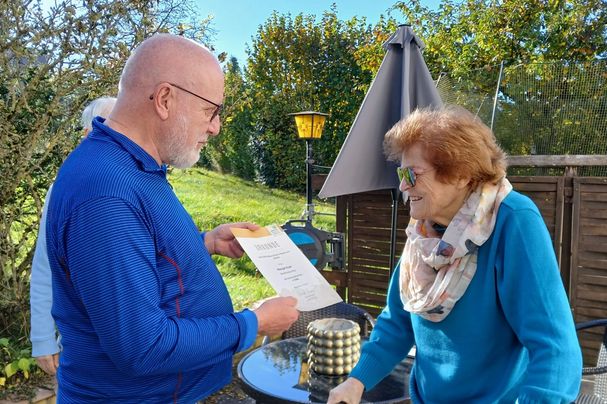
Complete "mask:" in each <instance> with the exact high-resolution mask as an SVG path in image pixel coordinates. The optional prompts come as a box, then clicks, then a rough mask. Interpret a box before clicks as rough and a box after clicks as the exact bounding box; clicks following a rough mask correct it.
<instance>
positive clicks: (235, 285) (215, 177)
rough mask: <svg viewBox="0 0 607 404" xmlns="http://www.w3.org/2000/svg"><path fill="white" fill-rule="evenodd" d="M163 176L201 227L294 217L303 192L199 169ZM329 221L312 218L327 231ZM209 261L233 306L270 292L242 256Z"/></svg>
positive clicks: (325, 208) (320, 207)
mask: <svg viewBox="0 0 607 404" xmlns="http://www.w3.org/2000/svg"><path fill="white" fill-rule="evenodd" d="M169 180H170V182H171V184H172V185H173V187H174V189H175V193H176V194H177V196H178V197H179V199H180V200H181V202H182V203H183V204H184V205H185V207H186V209H187V210H188V212H189V213H190V214H191V215H192V217H193V218H194V221H195V222H196V224H197V225H198V227H199V228H200V229H201V230H204V229H212V228H213V227H215V226H217V225H219V224H222V223H227V222H239V221H250V222H254V223H257V224H259V225H262V226H265V225H268V224H282V223H284V222H286V221H287V220H290V219H299V218H300V216H301V213H302V210H303V208H304V205H305V196H304V195H303V194H301V195H300V194H297V193H292V192H285V191H280V190H275V189H270V188H268V187H265V186H262V185H259V184H256V183H253V182H248V181H244V180H242V179H240V178H238V177H234V176H231V175H222V174H218V173H216V172H213V171H208V170H204V169H198V168H194V169H189V170H187V171H181V170H173V171H172V173H171V174H170V176H169ZM303 188H304V186H302V189H303ZM316 202H318V201H315V203H316ZM315 210H316V211H318V212H326V213H334V211H335V208H334V205H333V204H331V203H320V202H319V203H318V204H317V205H316V206H315ZM334 223H335V219H334V217H333V216H325V215H322V216H321V215H319V216H317V217H316V218H315V219H314V226H316V227H319V228H321V229H324V230H328V231H334V230H335V225H334ZM215 262H217V264H218V266H219V269H220V271H221V273H222V275H223V277H224V280H225V282H226V284H227V286H228V289H229V291H230V295H231V296H232V301H233V303H234V308H235V309H236V310H240V309H241V308H244V307H249V306H250V305H251V304H252V303H253V302H255V301H257V300H260V299H263V298H265V297H268V296H272V295H274V294H275V293H274V291H273V289H272V288H271V287H270V286H269V284H268V283H267V282H266V281H265V279H263V277H261V275H259V273H258V272H257V271H256V269H255V267H254V266H253V263H252V262H251V261H250V260H249V259H248V258H246V257H245V258H242V259H239V260H231V259H226V258H222V257H215Z"/></svg>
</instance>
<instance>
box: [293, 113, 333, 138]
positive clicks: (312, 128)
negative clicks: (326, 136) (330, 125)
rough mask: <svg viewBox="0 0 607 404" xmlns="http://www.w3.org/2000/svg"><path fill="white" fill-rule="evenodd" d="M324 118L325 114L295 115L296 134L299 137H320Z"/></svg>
mask: <svg viewBox="0 0 607 404" xmlns="http://www.w3.org/2000/svg"><path fill="white" fill-rule="evenodd" d="M326 118H327V117H326V116H325V115H321V114H297V115H295V125H296V126H297V136H298V137H299V138H300V139H320V137H321V135H322V130H323V128H324V126H325V120H326Z"/></svg>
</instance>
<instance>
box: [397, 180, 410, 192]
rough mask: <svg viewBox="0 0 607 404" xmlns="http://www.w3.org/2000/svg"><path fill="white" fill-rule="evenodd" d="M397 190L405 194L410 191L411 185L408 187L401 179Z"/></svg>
mask: <svg viewBox="0 0 607 404" xmlns="http://www.w3.org/2000/svg"><path fill="white" fill-rule="evenodd" d="M398 189H400V190H401V192H406V191H408V190H410V189H411V185H409V184H408V183H407V181H406V180H405V179H404V178H403V180H402V181H401V182H400V185H399V186H398Z"/></svg>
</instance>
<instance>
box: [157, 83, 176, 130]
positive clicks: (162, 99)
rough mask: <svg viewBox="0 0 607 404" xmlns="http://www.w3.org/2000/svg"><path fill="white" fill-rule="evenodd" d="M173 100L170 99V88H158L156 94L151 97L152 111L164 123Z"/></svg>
mask: <svg viewBox="0 0 607 404" xmlns="http://www.w3.org/2000/svg"><path fill="white" fill-rule="evenodd" d="M172 101H173V98H172V97H171V88H170V87H169V86H168V85H167V86H160V87H158V88H157V89H156V92H155V93H154V95H153V96H152V102H153V103H154V111H156V114H157V115H158V117H159V118H160V119H161V120H163V121H166V120H167V119H169V110H170V108H171V106H172V105H171V103H172Z"/></svg>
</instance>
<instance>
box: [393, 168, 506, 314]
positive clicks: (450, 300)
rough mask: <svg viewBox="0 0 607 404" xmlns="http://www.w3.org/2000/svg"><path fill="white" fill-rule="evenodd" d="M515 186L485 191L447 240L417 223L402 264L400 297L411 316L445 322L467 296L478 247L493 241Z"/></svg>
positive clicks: (457, 219) (474, 197) (465, 208)
mask: <svg viewBox="0 0 607 404" xmlns="http://www.w3.org/2000/svg"><path fill="white" fill-rule="evenodd" d="M511 190H512V185H511V184H510V182H509V181H508V180H507V179H506V178H503V179H502V180H501V181H500V182H498V183H497V184H491V183H487V184H483V185H480V186H479V187H478V188H477V189H476V190H475V191H474V192H473V193H472V194H470V196H469V197H468V198H467V199H466V201H465V202H464V204H463V205H462V207H461V208H460V210H459V211H458V212H457V213H456V214H455V216H454V217H453V219H452V220H451V223H449V226H448V227H447V230H446V231H445V233H444V234H443V235H442V238H441V235H440V234H439V233H438V232H437V231H436V230H435V229H434V228H433V223H432V222H431V221H429V220H421V221H417V220H415V219H411V221H410V222H409V226H408V227H407V231H406V232H407V237H408V238H407V243H406V244H405V249H404V251H403V255H402V258H401V261H400V296H401V300H402V301H403V303H404V308H405V310H407V311H409V312H411V313H416V314H418V315H420V316H422V317H423V318H425V319H426V320H429V321H433V322H439V321H442V320H443V319H444V318H445V317H447V315H448V314H449V313H450V312H451V309H453V306H455V303H456V302H457V301H458V300H459V299H460V298H461V297H462V296H463V294H464V292H465V291H466V289H467V288H468V285H469V284H470V281H471V280H472V277H473V276H474V274H475V272H476V264H477V251H478V247H480V246H481V245H483V243H484V242H485V241H487V239H488V238H489V236H491V233H492V232H493V228H494V227H495V220H496V217H497V211H498V208H499V206H500V204H501V203H502V201H503V200H504V198H505V197H506V196H507V195H508V193H509V192H510V191H511Z"/></svg>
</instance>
